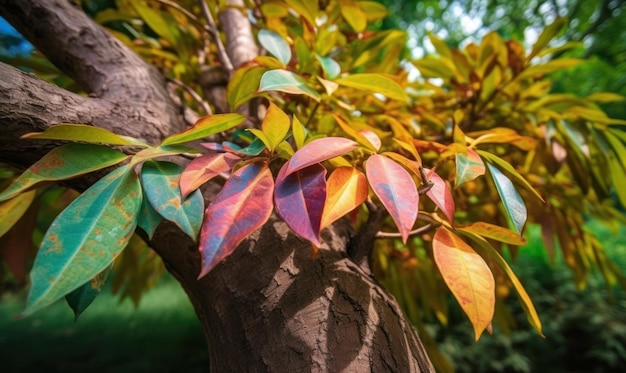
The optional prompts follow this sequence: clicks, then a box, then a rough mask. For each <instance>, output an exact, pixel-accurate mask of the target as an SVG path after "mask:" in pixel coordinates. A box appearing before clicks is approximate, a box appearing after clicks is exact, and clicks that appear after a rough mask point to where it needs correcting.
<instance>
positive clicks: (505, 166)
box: [477, 150, 545, 203]
mask: <svg viewBox="0 0 626 373" xmlns="http://www.w3.org/2000/svg"><path fill="white" fill-rule="evenodd" d="M477 152H478V154H480V156H481V157H483V158H485V159H486V160H487V161H488V162H490V163H493V164H495V165H497V166H498V167H500V168H501V169H502V170H504V171H505V172H506V173H507V174H508V175H509V176H511V177H512V178H513V181H516V182H517V183H518V184H520V185H522V186H523V187H525V188H526V189H527V190H528V191H529V192H531V193H532V194H533V195H534V196H535V197H537V198H538V199H539V200H540V201H541V202H544V203H545V201H544V199H543V197H541V194H539V192H537V190H536V189H535V188H533V186H532V185H530V183H529V182H528V180H526V179H525V178H524V177H523V176H522V175H520V174H519V172H517V171H516V170H515V169H514V168H513V166H511V165H510V164H509V162H507V161H505V160H504V159H502V158H500V157H498V156H497V155H495V154H492V153H489V152H486V151H483V150H477Z"/></svg>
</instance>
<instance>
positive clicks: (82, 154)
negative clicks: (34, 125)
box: [0, 144, 128, 201]
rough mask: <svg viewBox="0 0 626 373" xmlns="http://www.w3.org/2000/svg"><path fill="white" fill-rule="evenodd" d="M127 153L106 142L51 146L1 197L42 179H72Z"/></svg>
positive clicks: (123, 156)
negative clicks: (108, 145) (101, 144)
mask: <svg viewBox="0 0 626 373" xmlns="http://www.w3.org/2000/svg"><path fill="white" fill-rule="evenodd" d="M126 158H128V156H127V155H126V154H124V153H122V152H120V151H118V150H114V149H111V148H108V147H106V146H100V145H92V144H65V145H61V146H58V147H56V148H54V149H52V150H51V151H50V152H48V154H46V155H44V156H43V158H41V159H40V160H39V161H37V162H36V163H35V164H33V165H32V166H30V167H29V168H28V169H27V170H26V171H24V173H22V174H21V175H20V176H19V177H18V178H17V179H16V180H15V181H14V182H13V183H12V184H11V185H10V186H9V187H8V188H7V189H5V190H4V191H2V193H0V201H2V200H6V199H9V198H11V197H14V196H16V195H17V194H19V193H21V192H23V191H25V190H28V189H29V188H32V187H34V186H37V185H39V184H41V183H43V182H49V181H59V180H67V179H72V178H74V177H76V176H80V175H84V174H87V173H89V172H92V171H96V170H100V169H103V168H106V167H109V166H113V165H115V164H118V163H120V162H122V161H124V160H125V159H126Z"/></svg>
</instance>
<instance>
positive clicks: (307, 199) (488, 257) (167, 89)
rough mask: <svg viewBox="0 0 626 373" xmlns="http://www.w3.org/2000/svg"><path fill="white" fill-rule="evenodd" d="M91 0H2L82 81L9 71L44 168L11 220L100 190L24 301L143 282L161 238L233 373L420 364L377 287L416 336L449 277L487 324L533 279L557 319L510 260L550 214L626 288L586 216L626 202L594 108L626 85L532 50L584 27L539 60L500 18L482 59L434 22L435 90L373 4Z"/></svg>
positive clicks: (580, 265) (24, 226) (577, 262)
mask: <svg viewBox="0 0 626 373" xmlns="http://www.w3.org/2000/svg"><path fill="white" fill-rule="evenodd" d="M83 5H84V7H85V8H86V9H87V10H88V11H89V14H91V17H92V18H93V19H92V18H89V17H88V16H87V15H86V14H85V12H84V11H83V10H82V9H81V8H79V7H77V6H74V5H72V4H70V3H68V2H64V1H54V2H38V1H25V2H21V3H19V4H14V3H11V2H0V12H1V14H2V16H4V17H5V18H7V19H8V20H9V22H11V23H12V24H13V25H14V26H15V27H16V28H17V29H18V30H19V31H20V32H21V33H22V34H23V35H24V36H25V37H26V38H28V39H29V40H30V41H31V42H32V43H33V44H34V45H35V46H36V47H37V48H38V49H39V51H40V52H41V53H42V54H43V55H45V56H46V57H47V58H48V59H49V60H50V61H51V62H52V63H54V64H55V65H56V66H57V67H58V68H59V69H60V70H61V71H63V72H64V73H65V74H67V75H68V76H70V77H71V78H72V79H73V82H71V83H69V82H67V81H66V82H65V88H66V89H63V88H61V87H59V86H54V85H50V84H47V83H45V82H43V81H42V80H39V79H37V78H34V77H33V76H30V75H27V74H24V73H21V72H19V71H18V70H16V69H14V68H11V67H9V66H7V65H0V68H1V69H2V73H3V75H4V76H6V77H7V79H6V81H5V82H3V83H2V85H1V86H0V92H2V93H3V94H1V95H0V98H2V100H3V101H1V102H0V120H1V121H2V123H3V125H5V126H6V128H7V130H6V131H5V132H4V133H5V134H4V135H3V137H2V138H0V141H1V142H2V143H1V145H3V150H2V152H0V159H1V160H3V161H4V162H6V163H7V164H8V165H10V166H13V167H17V168H18V169H19V168H21V169H24V168H27V167H28V168H27V170H26V171H25V172H24V173H22V174H21V175H20V176H19V177H17V178H16V179H15V180H13V182H12V183H11V184H10V185H9V186H8V187H7V188H6V189H4V191H3V192H2V193H1V194H0V199H2V200H4V201H6V202H4V203H3V205H2V209H3V211H4V213H5V217H4V218H5V219H6V221H7V224H5V225H4V226H6V227H7V231H6V232H3V233H6V236H7V237H19V236H21V237H28V235H25V234H24V232H29V231H32V230H33V228H34V226H33V223H32V218H31V219H28V218H29V216H33V214H34V212H30V213H29V211H33V210H34V208H35V207H36V206H38V204H40V202H38V201H40V200H39V199H40V198H42V195H45V194H46V193H48V192H49V189H45V188H41V187H42V186H45V185H46V184H47V183H49V182H53V181H60V180H63V181H64V183H65V184H66V185H69V186H71V187H73V188H76V189H78V190H81V191H82V190H85V189H86V191H85V192H84V193H83V194H81V195H80V196H79V197H77V198H76V199H75V200H74V201H73V202H71V203H70V204H69V205H68V206H67V208H66V209H65V210H63V212H61V213H60V214H59V216H58V217H57V218H56V219H55V220H54V222H52V224H51V225H50V228H49V229H48V230H47V231H46V232H45V234H44V235H43V237H42V238H41V245H40V249H39V251H38V253H37V256H36V259H35V262H34V264H33V266H32V270H31V271H30V293H29V297H28V300H27V307H26V309H25V310H24V312H23V314H24V315H28V314H30V313H33V312H35V311H37V310H39V309H41V308H43V307H45V306H46V305H48V304H50V303H52V302H54V301H55V300H57V299H59V298H61V297H63V296H66V298H67V300H68V302H69V303H70V305H71V306H72V308H73V309H74V311H75V313H76V314H77V315H78V314H80V312H82V311H83V310H84V309H85V307H86V306H87V305H88V304H89V302H90V301H91V300H92V299H93V297H94V296H95V295H96V294H97V292H98V290H99V288H100V287H101V284H102V282H103V281H105V280H106V277H107V276H108V273H109V269H110V266H111V264H112V263H113V261H115V262H116V264H115V268H116V269H117V270H115V269H114V276H117V277H116V278H115V280H116V281H120V282H124V281H129V280H131V279H133V277H132V276H131V275H130V273H131V272H132V271H131V272H129V271H128V270H123V268H128V267H129V266H130V267H132V266H133V263H135V264H136V258H135V257H134V255H132V253H133V252H134V251H135V249H136V248H137V247H139V249H140V248H141V247H142V245H141V242H142V241H141V240H142V239H143V240H145V241H146V242H147V243H148V245H149V246H150V247H152V248H153V249H154V250H155V251H156V252H157V253H158V254H159V255H160V257H161V258H162V259H163V261H164V263H165V266H166V268H167V269H168V270H169V271H170V272H171V273H172V274H173V275H174V276H175V277H176V278H177V279H178V280H179V281H180V282H181V284H182V285H183V287H184V288H185V290H186V292H187V293H188V295H189V297H190V300H191V301H192V304H193V305H194V308H195V310H196V313H197V314H198V317H199V319H200V321H201V323H202V325H203V327H204V329H205V333H206V336H207V340H208V344H209V351H210V362H211V364H212V367H213V368H214V369H216V370H218V371H219V370H223V369H226V367H227V368H228V369H237V368H238V369H240V370H246V369H251V368H252V367H256V368H254V369H269V370H272V369H281V368H282V367H283V366H290V367H294V369H296V370H303V369H304V370H306V369H307V368H309V369H319V370H331V371H335V370H341V369H348V370H358V371H368V370H374V371H381V370H389V371H422V370H432V366H431V364H430V361H429V359H428V358H427V357H426V355H425V352H424V349H423V347H422V344H421V342H420V340H419V339H418V337H417V335H416V333H415V331H414V329H413V328H412V326H411V325H410V324H409V322H408V321H407V320H406V319H405V317H404V316H403V312H402V311H401V310H400V308H399V306H398V303H397V302H396V300H395V299H394V298H393V297H392V296H390V295H389V294H388V293H387V292H386V291H385V290H383V288H381V287H380V285H379V284H378V282H377V280H375V278H378V279H380V280H381V281H383V282H385V283H386V284H388V286H389V287H390V288H394V286H395V288H394V289H393V290H394V293H395V294H396V296H397V297H398V298H399V300H400V304H401V305H402V306H404V308H405V310H406V311H407V313H408V315H409V317H410V319H411V320H412V321H413V322H414V323H415V325H416V326H417V328H418V330H419V329H420V323H419V320H420V314H419V313H420V312H423V313H431V314H434V315H436V317H437V318H438V319H440V320H441V321H442V322H445V320H446V318H447V312H448V311H447V306H446V305H445V302H443V301H442V299H443V296H444V295H445V291H444V289H445V288H446V287H447V288H449V289H450V290H451V292H452V294H453V295H454V296H455V297H456V299H457V300H458V301H459V303H460V305H461V308H462V309H463V310H464V312H465V313H466V314H467V316H468V317H469V319H470V321H471V322H472V325H473V327H474V331H475V337H476V339H478V338H479V337H480V335H481V334H482V332H483V331H484V330H489V331H491V322H492V320H493V319H494V314H495V315H497V314H498V313H497V312H496V309H495V308H496V307H497V305H498V304H499V303H500V300H502V299H504V298H506V297H507V295H508V292H509V290H508V289H509V287H512V288H513V289H514V290H515V291H516V292H517V294H518V295H519V298H520V301H521V304H522V306H523V307H524V308H525V310H526V312H527V315H528V318H529V321H530V323H531V324H532V325H533V326H534V327H535V328H536V329H537V331H538V332H539V333H541V324H540V321H539V318H538V315H537V313H536V311H535V310H534V307H533V305H532V302H531V301H530V298H529V297H528V295H527V294H526V291H525V290H524V288H523V287H522V285H521V283H520V282H519V280H518V279H517V277H516V276H515V274H513V272H512V271H511V269H510V268H509V266H508V264H507V262H506V261H505V260H504V259H503V256H502V255H503V254H505V253H506V252H510V253H511V254H512V255H513V256H514V255H515V252H516V247H517V246H518V245H521V244H523V243H524V242H525V240H524V238H523V237H522V233H523V230H524V226H525V224H526V222H527V220H530V221H533V222H539V223H541V224H542V225H543V234H544V236H545V238H546V243H547V244H548V247H549V248H551V246H550V243H552V244H554V243H555V240H556V242H558V244H559V246H560V248H561V250H562V252H563V254H564V256H565V257H566V260H567V263H568V265H569V266H570V267H571V268H572V269H573V270H574V273H575V274H576V282H577V284H578V285H579V286H584V284H585V281H586V276H587V272H588V270H589V269H590V268H591V267H592V266H598V267H600V268H601V269H602V270H603V274H604V275H605V277H606V280H607V282H608V283H613V282H615V281H618V280H621V281H623V279H622V278H621V274H620V273H619V271H618V270H617V269H616V268H615V266H614V265H612V263H611V262H610V261H609V260H608V259H607V258H606V256H605V255H604V253H603V251H602V247H601V245H600V244H599V242H598V241H597V240H596V239H595V238H594V236H593V234H592V233H590V232H588V231H585V230H584V229H583V227H582V219H581V218H580V216H581V215H580V213H581V212H583V213H585V214H588V215H591V216H595V217H597V218H598V219H603V220H605V221H607V222H608V223H613V222H614V220H615V219H618V218H620V217H621V215H620V214H619V212H617V211H616V210H615V208H614V207H613V206H612V205H611V200H610V198H609V195H610V193H611V192H616V193H617V195H618V197H619V198H620V200H622V201H624V193H623V192H620V191H619V190H615V188H613V185H614V184H619V183H620V182H621V179H620V178H621V176H620V175H624V172H623V171H624V164H623V159H624V157H622V155H623V154H624V151H625V150H626V149H625V148H624V143H623V141H624V134H623V132H622V131H620V129H619V127H618V126H619V125H621V124H623V123H624V122H623V121H620V120H617V119H611V118H609V117H607V116H606V115H605V114H604V113H603V112H602V111H601V110H599V108H598V106H597V104H595V102H604V101H613V100H619V99H621V98H620V97H617V96H615V95H607V94H596V95H595V96H591V97H589V98H588V99H586V100H583V99H579V98H576V97H574V96H568V95H557V94H549V90H550V81H549V80H546V79H545V75H546V74H549V73H552V72H555V71H558V70H561V69H564V68H567V67H570V66H575V65H576V64H578V63H579V61H577V60H573V59H562V60H554V61H548V62H543V63H538V64H533V63H531V61H533V59H534V57H537V56H544V55H550V54H551V53H554V52H555V50H551V49H546V46H547V45H548V43H549V42H550V40H551V39H552V38H553V37H554V36H555V35H557V34H558V32H559V31H560V29H561V28H562V26H563V22H562V21H558V20H557V21H556V22H555V23H553V24H552V25H550V26H549V27H547V28H546V29H545V30H544V31H543V32H542V33H541V35H540V36H539V37H538V39H537V42H536V43H535V44H534V45H533V46H532V48H531V50H530V51H529V52H526V51H525V50H524V48H523V47H522V45H521V44H520V43H519V42H516V41H505V40H503V39H502V38H500V37H499V36H498V35H497V34H495V33H490V34H487V35H485V37H484V39H483V40H482V42H480V43H479V44H468V45H467V46H466V47H465V48H464V49H462V50H460V49H450V48H449V47H448V46H447V45H446V43H444V42H443V40H442V39H439V38H437V37H436V36H432V35H431V36H430V39H431V42H432V44H433V45H434V46H435V48H436V51H437V54H438V56H436V57H429V58H424V59H421V60H412V61H410V62H411V63H412V64H413V65H415V66H416V67H417V68H418V69H419V70H420V71H421V73H422V76H423V77H424V78H426V80H422V81H414V80H411V79H408V73H407V72H406V71H405V70H404V69H403V68H402V63H406V62H407V61H402V60H401V57H402V50H403V48H404V42H405V40H406V35H405V34H404V33H403V32H400V31H397V30H386V31H381V32H378V31H376V30H375V29H371V28H370V29H368V22H371V23H374V22H376V21H378V20H381V19H382V18H384V17H385V16H386V15H387V11H386V9H385V8H384V7H383V6H381V5H380V4H378V3H375V2H368V1H362V2H333V1H331V2H327V3H323V4H318V3H311V2H306V3H305V2H299V1H285V2H282V1H273V2H267V3H260V4H256V3H254V4H253V3H249V4H244V3H241V2H236V1H229V2H226V3H224V4H222V3H220V4H213V3H212V4H210V5H209V4H207V3H204V2H200V3H196V2H179V3H174V2H169V1H154V2H150V3H137V2H124V1H118V2H116V3H115V5H114V6H112V5H111V4H108V3H106V2H104V3H97V2H85V3H84V4H83ZM246 9H248V10H249V11H250V13H249V14H248V17H246V16H244V14H243V13H242V12H243V11H244V10H246ZM97 23H100V24H103V25H105V26H106V27H108V30H109V32H107V31H105V30H104V29H103V28H102V27H100V26H99V25H98V24H97ZM259 47H260V49H259ZM259 50H260V51H261V52H262V54H261V55H259ZM136 53H138V54H139V55H141V56H142V57H144V59H143V60H142V59H140V58H139V57H138V54H136ZM145 61H147V62H149V63H150V64H148V63H146V62H145ZM19 62H20V63H23V62H21V61H19ZM155 66H156V67H157V68H158V69H155V68H154V67H155ZM31 67H32V66H31ZM48 73H49V75H48V76H47V78H48V79H51V80H52V79H58V76H55V74H54V73H53V71H52V70H49V71H48ZM162 74H163V75H162ZM163 76H165V77H166V79H167V80H165V79H163ZM430 79H434V80H432V81H431V80H430ZM168 82H169V83H168ZM72 89H74V90H76V91H77V92H78V93H86V94H87V95H83V94H75V93H70V91H69V90H72ZM203 96H204V97H205V98H206V99H207V100H208V102H205V101H204V99H203ZM197 112H201V113H204V114H208V115H207V116H202V117H200V116H199V115H198V114H196V113H197ZM235 112H239V114H238V113H235ZM62 123H82V124H86V125H71V124H69V125H68V124H62ZM33 131H35V132H33ZM44 140H45V141H44ZM67 141H70V143H66V142H67ZM58 144H63V145H60V146H57V147H54V148H53V150H52V151H50V152H48V153H46V152H47V151H48V150H49V149H50V145H58ZM102 144H105V145H107V146H104V145H102ZM25 149H26V150H28V152H27V153H24V150H25ZM207 150H208V153H207ZM205 153H206V154H205ZM44 154H46V155H44ZM38 159H39V160H38ZM189 159H192V160H191V162H189ZM592 159H593V162H592V161H591V160H592ZM37 160H38V161H37ZM166 160H167V161H166ZM171 161H174V162H175V163H172V162H171ZM34 162H36V163H34ZM33 163H34V164H33ZM113 166H116V167H117V168H115V167H113ZM112 168H113V170H112ZM327 173H328V176H327ZM609 173H611V174H612V175H614V176H613V178H614V179H613V180H612V182H611V181H608V180H606V178H604V176H605V175H607V174H609ZM615 175H617V176H615ZM77 177H78V178H77ZM7 184H8V183H7ZM35 187H38V189H36V190H35V189H34V188H35ZM198 188H201V189H198ZM201 193H203V194H204V198H203V196H202V194H201ZM33 201H35V202H33ZM205 203H206V205H207V208H206V210H204V208H203V205H204V204H205ZM31 206H35V207H31ZM29 208H30V209H29ZM203 210H204V211H203ZM273 211H276V212H277V213H278V216H277V215H275V214H273ZM279 216H280V217H279ZM18 220H19V222H18V223H17V224H15V225H14V226H13V224H14V223H15V222H17V221H18ZM11 226H13V228H11V230H10V231H9V230H8V228H9V227H11ZM136 227H139V228H140V229H139V230H137V234H138V235H139V236H141V238H139V237H138V236H136V235H133V233H134V232H135V228H136ZM258 228H262V229H260V230H258ZM29 229H30V230H29ZM394 231H395V232H397V233H395V232H394ZM196 240H197V242H196ZM126 246H128V247H129V248H130V249H129V248H126V250H124V251H122V250H123V249H124V248H125V247H126ZM237 246H238V248H237V250H235V248H236V247H237ZM6 247H8V249H7V248H6ZM15 247H16V246H15V244H13V243H12V245H7V246H5V249H4V250H3V252H4V258H5V262H6V263H7V265H8V267H9V268H10V269H11V271H12V272H13V275H14V276H16V277H20V276H21V277H22V278H23V276H24V273H25V272H26V269H27V267H29V262H28V260H27V258H28V255H27V254H28V245H21V246H17V247H19V248H20V249H15ZM198 249H199V250H198ZM311 254H312V255H311ZM311 256H313V258H311ZM224 258H227V259H226V260H223V259H224ZM129 263H130V264H129ZM142 270H145V268H144V269H142ZM374 274H375V276H373V275H374ZM418 278H419V281H417V280H418ZM412 294H417V295H418V296H419V297H420V299H421V300H422V302H423V306H422V309H421V310H419V311H418V310H416V309H415V308H414V307H412V306H413V305H414V302H412V301H411V299H410V298H412ZM251 315H255V316H256V317H251ZM495 320H496V321H498V318H497V317H496V319H495ZM422 335H424V334H423V333H422ZM431 356H433V360H434V361H435V364H436V365H437V366H440V367H443V368H445V362H444V361H442V360H441V359H439V358H438V357H437V356H436V355H431ZM279 367H280V368H279Z"/></svg>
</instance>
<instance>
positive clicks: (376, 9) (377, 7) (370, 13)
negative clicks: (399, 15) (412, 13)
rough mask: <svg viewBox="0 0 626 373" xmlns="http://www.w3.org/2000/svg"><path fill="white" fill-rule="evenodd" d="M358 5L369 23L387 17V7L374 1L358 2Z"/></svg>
mask: <svg viewBox="0 0 626 373" xmlns="http://www.w3.org/2000/svg"><path fill="white" fill-rule="evenodd" d="M359 5H360V6H361V7H362V8H363V11H364V12H365V14H366V16H367V20H368V21H370V22H372V21H376V20H379V19H383V18H386V17H387V16H388V15H389V11H388V10H387V7H386V6H384V5H383V4H380V3H377V2H376V1H359Z"/></svg>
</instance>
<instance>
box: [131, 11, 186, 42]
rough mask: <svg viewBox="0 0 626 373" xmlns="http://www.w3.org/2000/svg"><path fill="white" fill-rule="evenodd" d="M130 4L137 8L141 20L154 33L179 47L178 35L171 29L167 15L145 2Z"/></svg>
mask: <svg viewBox="0 0 626 373" xmlns="http://www.w3.org/2000/svg"><path fill="white" fill-rule="evenodd" d="M129 4H131V5H132V6H133V7H134V8H135V10H136V11H137V13H139V15H140V16H141V18H142V19H143V20H144V21H145V22H146V23H147V24H148V26H149V27H150V29H152V31H154V32H155V33H156V34H157V35H159V36H160V37H162V38H163V39H165V40H167V41H168V42H169V43H170V44H171V45H173V46H176V45H177V33H176V32H175V31H174V30H173V29H172V28H170V26H169V24H168V23H167V20H166V18H165V17H164V14H165V13H163V12H160V11H158V10H155V9H152V8H150V7H149V6H147V4H146V3H145V2H141V1H133V2H129Z"/></svg>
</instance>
